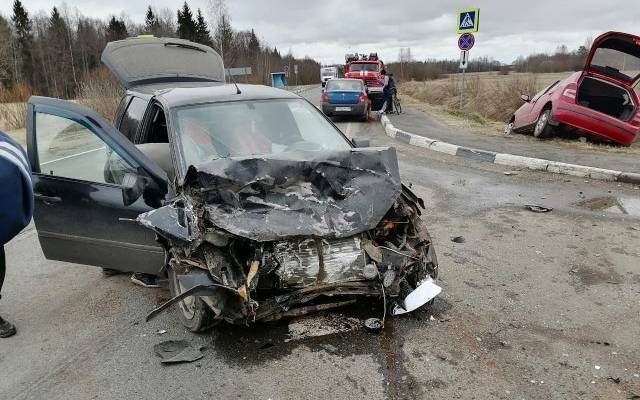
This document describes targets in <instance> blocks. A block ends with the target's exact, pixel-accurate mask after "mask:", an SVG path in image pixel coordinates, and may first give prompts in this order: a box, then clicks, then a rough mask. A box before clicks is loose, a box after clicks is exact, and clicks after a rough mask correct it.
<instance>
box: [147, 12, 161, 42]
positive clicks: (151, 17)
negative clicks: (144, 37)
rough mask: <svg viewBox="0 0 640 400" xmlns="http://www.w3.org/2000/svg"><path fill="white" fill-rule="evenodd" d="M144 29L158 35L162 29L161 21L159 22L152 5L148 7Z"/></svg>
mask: <svg viewBox="0 0 640 400" xmlns="http://www.w3.org/2000/svg"><path fill="white" fill-rule="evenodd" d="M144 29H145V31H146V32H147V33H151V34H153V35H156V34H157V33H158V31H159V29H160V23H159V22H158V18H157V17H156V15H155V14H154V13H153V10H152V9H151V6H149V7H148V8H147V15H146V17H145V20H144Z"/></svg>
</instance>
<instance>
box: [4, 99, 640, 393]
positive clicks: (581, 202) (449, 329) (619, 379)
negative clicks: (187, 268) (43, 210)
mask: <svg viewBox="0 0 640 400" xmlns="http://www.w3.org/2000/svg"><path fill="white" fill-rule="evenodd" d="M304 95H305V96H308V97H310V98H312V99H319V90H312V91H308V92H305V93H304ZM338 126H339V127H340V128H341V129H342V130H343V131H344V132H345V133H347V134H348V135H349V136H350V137H351V136H366V137H369V138H371V139H372V141H373V144H375V145H393V146H395V147H396V148H397V150H398V155H399V158H400V162H401V171H402V175H403V178H404V179H405V181H406V182H407V183H411V184H412V185H413V189H414V190H415V191H416V192H417V193H418V194H419V195H420V196H422V197H423V198H424V199H425V202H426V206H427V209H426V210H425V213H424V217H423V219H424V221H425V223H426V224H427V226H428V227H429V229H430V231H431V233H432V236H433V237H434V240H435V242H436V245H437V247H436V250H437V253H438V257H439V261H440V274H441V280H440V284H441V285H442V286H443V289H444V290H443V293H442V295H441V296H440V297H439V298H438V299H437V301H436V302H435V304H434V306H433V307H431V308H427V309H422V310H420V311H419V312H416V313H413V314H411V315H409V316H406V317H402V318H390V319H388V320H387V326H386V327H385V330H384V331H383V332H382V333H380V334H378V335H373V334H369V333H367V332H365V331H364V330H363V329H362V328H361V327H360V324H359V320H361V319H362V318H364V317H369V316H378V315H380V313H381V310H380V308H381V307H380V305H375V304H371V303H364V304H361V305H360V306H359V307H356V308H351V309H346V310H342V311H340V312H334V313H327V314H321V315H316V316H313V317H308V318H305V319H303V320H299V321H290V322H280V323H272V324H262V325H258V326H253V327H249V328H247V327H230V326H221V327H218V328H216V329H215V330H213V331H212V332H210V333H208V334H204V335H194V334H191V333H189V332H186V331H185V330H184V329H183V328H181V325H179V322H178V320H177V317H176V315H174V314H172V313H169V314H165V315H162V316H160V317H159V318H157V319H155V320H153V321H152V322H150V323H146V322H144V316H145V315H146V313H147V312H148V311H149V310H151V309H152V308H153V307H154V306H156V304H158V303H159V302H161V301H162V300H164V299H166V298H167V297H168V292H167V291H165V290H158V289H155V290H154V289H142V288H139V287H136V286H134V285H133V284H131V283H130V282H129V280H128V277H127V276H115V277H110V278H106V277H103V276H102V275H101V273H100V272H99V271H98V270H97V269H94V268H90V267H86V266H78V265H70V264H65V263H60V262H51V261H47V260H45V259H44V258H43V256H42V253H41V251H40V248H39V246H38V242H37V236H36V234H35V231H34V230H33V229H32V228H31V229H29V230H27V231H25V232H24V233H22V234H21V235H20V236H19V237H18V238H16V239H15V240H14V241H12V242H11V243H10V244H9V245H8V246H7V247H6V250H7V256H8V265H9V271H8V276H7V282H6V285H5V291H4V293H3V294H4V296H3V299H2V304H1V305H0V314H1V315H3V316H5V317H6V318H7V319H10V320H12V321H14V322H16V324H17V325H18V329H19V333H18V335H16V336H15V337H13V338H10V339H0V370H2V374H1V375H0V376H1V377H0V399H5V398H6V399H31V398H35V399H40V398H47V399H87V398H95V399H111V398H144V399H147V398H149V399H178V398H189V399H199V398H203V399H204V398H247V399H299V398H309V399H315V398H317V399H326V398H335V399H343V398H344V399H346V398H354V399H356V398H357V399H360V398H372V399H378V398H393V399H395V398H462V399H473V398H475V399H489V398H501V399H502V398H504V399H523V398H524V399H627V398H631V397H630V396H633V395H640V375H639V374H640V347H639V346H638V337H640V318H638V317H639V313H638V309H639V306H640V289H639V287H640V270H639V269H638V265H640V263H639V262H638V260H639V259H640V250H639V249H640V218H639V217H638V213H639V211H638V208H637V206H638V204H639V202H640V190H639V189H638V188H635V187H634V186H631V185H623V184H616V183H607V182H598V181H585V180H583V179H577V178H568V177H566V176H559V175H551V174H543V173H536V172H527V171H519V172H518V173H517V175H505V174H504V173H503V172H504V171H505V170H504V169H502V168H498V167H497V166H495V165H493V164H486V163H481V162H475V161H471V160H466V159H461V158H457V157H452V156H448V155H445V154H440V153H432V152H429V151H427V150H424V149H416V148H412V147H409V146H407V145H404V144H402V143H399V142H394V141H392V139H389V138H388V137H386V136H385V135H384V134H383V132H382V129H381V128H380V125H379V124H378V123H376V122H369V123H356V122H348V121H340V122H338ZM594 199H595V200H594ZM530 203H537V204H543V205H547V206H550V207H553V208H554V209H553V211H551V212H549V213H543V214H539V213H533V212H531V211H528V210H527V209H525V208H524V205H525V204H530ZM454 236H463V237H464V239H465V240H464V243H453V242H452V241H451V240H450V239H451V237H454ZM159 330H166V331H167V332H166V333H165V334H162V335H160V334H158V333H156V332H158V331H159ZM167 339H188V340H191V341H193V342H194V343H198V344H203V345H206V346H207V348H206V349H205V350H204V351H203V352H204V358H202V359H201V360H199V361H197V362H194V363H191V364H182V365H174V366H162V365H160V363H159V359H158V358H157V357H156V356H155V354H154V353H153V346H154V345H155V344H156V343H159V342H161V341H163V340H167Z"/></svg>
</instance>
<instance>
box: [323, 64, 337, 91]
mask: <svg viewBox="0 0 640 400" xmlns="http://www.w3.org/2000/svg"><path fill="white" fill-rule="evenodd" d="M337 77H338V68H337V67H322V68H320V82H322V87H324V85H325V84H326V83H327V81H328V80H329V79H333V78H337Z"/></svg>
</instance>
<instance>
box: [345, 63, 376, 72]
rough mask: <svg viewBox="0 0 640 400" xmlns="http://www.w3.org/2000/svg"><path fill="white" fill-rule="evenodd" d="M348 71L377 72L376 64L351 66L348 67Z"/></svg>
mask: <svg viewBox="0 0 640 400" xmlns="http://www.w3.org/2000/svg"><path fill="white" fill-rule="evenodd" d="M349 70H351V71H377V70H378V64H375V63H373V64H371V63H367V64H351V65H350V66H349Z"/></svg>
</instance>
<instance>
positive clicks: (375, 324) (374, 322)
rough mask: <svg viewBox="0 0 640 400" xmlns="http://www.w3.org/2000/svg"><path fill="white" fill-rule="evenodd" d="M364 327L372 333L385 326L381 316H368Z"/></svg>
mask: <svg viewBox="0 0 640 400" xmlns="http://www.w3.org/2000/svg"><path fill="white" fill-rule="evenodd" d="M364 327H365V328H366V329H367V330H368V331H369V332H372V333H378V332H380V331H381V330H382V328H383V327H384V325H383V323H382V320H381V319H380V318H368V319H367V320H365V321H364Z"/></svg>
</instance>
